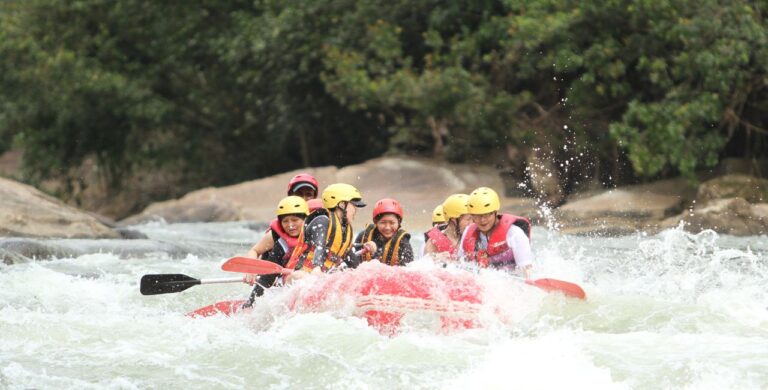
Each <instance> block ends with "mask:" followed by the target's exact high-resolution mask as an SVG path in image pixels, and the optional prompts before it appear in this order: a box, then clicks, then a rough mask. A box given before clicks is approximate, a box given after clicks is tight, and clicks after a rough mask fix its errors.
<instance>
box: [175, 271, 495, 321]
mask: <svg viewBox="0 0 768 390" xmlns="http://www.w3.org/2000/svg"><path fill="white" fill-rule="evenodd" d="M289 288H290V291H289V293H288V294H287V302H286V304H287V306H288V307H289V309H290V310H291V311H293V312H297V313H307V312H329V311H330V312H341V313H350V312H351V314H352V315H355V316H359V317H362V318H365V319H366V320H367V322H368V324H369V325H371V326H373V327H375V328H376V329H378V330H379V331H381V332H382V333H384V334H393V333H396V332H397V331H398V329H399V328H400V327H401V326H402V325H403V324H404V323H419V324H424V323H425V322H426V323H428V324H430V326H437V327H439V328H440V329H443V330H455V329H465V328H473V327H476V326H477V324H478V314H479V312H480V308H481V306H482V303H483V302H482V295H483V291H482V288H481V287H480V285H479V284H478V283H477V281H476V280H475V278H474V276H473V275H472V274H470V273H468V272H449V271H446V270H443V269H431V270H418V269H410V268H406V267H389V266H386V265H382V264H379V263H367V264H363V265H362V266H360V267H359V268H357V269H354V270H347V271H344V272H336V273H330V274H322V275H312V276H309V277H306V278H304V279H301V280H299V281H298V282H297V283H296V284H295V286H290V287H289ZM242 304H243V301H242V300H233V301H222V302H218V303H215V304H212V305H209V306H206V307H203V308H200V309H198V310H195V311H193V312H191V313H189V314H188V315H190V316H195V317H198V316H202V317H205V316H211V315H217V314H222V315H232V314H234V313H237V312H241V311H243V309H242ZM257 304H258V301H257Z"/></svg>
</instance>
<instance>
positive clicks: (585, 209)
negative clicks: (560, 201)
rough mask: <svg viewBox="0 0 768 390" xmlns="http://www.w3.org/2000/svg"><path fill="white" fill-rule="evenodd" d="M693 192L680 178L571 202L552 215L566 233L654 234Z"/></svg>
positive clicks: (606, 192) (598, 194)
mask: <svg viewBox="0 0 768 390" xmlns="http://www.w3.org/2000/svg"><path fill="white" fill-rule="evenodd" d="M693 193H694V189H693V188H692V187H690V186H688V185H687V184H686V183H685V181H684V180H683V179H674V180H664V181H660V182H656V183H652V184H642V185H634V186H626V187H622V188H618V189H612V190H607V191H604V192H600V193H597V194H594V195H592V196H586V197H581V198H577V199H574V200H572V201H570V202H568V203H567V204H565V205H564V206H562V207H560V208H559V209H557V210H555V212H554V215H555V217H556V220H557V222H558V223H559V225H560V230H561V231H562V232H563V233H568V234H588V233H594V234H601V235H621V234H629V233H633V232H635V231H639V230H643V231H655V230H657V229H658V228H659V225H660V223H661V221H662V220H663V219H664V218H667V217H670V216H672V215H674V214H676V213H679V212H680V211H681V210H682V209H683V206H684V204H686V203H687V200H688V199H690V198H692V197H693Z"/></svg>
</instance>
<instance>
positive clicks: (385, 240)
mask: <svg viewBox="0 0 768 390" xmlns="http://www.w3.org/2000/svg"><path fill="white" fill-rule="evenodd" d="M402 223H403V207H402V206H400V202H398V201H396V200H394V199H391V198H385V199H381V200H379V201H378V202H376V206H375V207H374V208H373V223H372V224H368V226H366V227H365V230H364V231H362V232H361V233H360V234H359V235H358V236H357V239H356V240H355V242H356V243H358V244H362V243H364V242H370V241H373V242H374V243H375V244H376V247H377V249H376V251H375V252H365V253H363V254H362V255H360V256H359V257H354V260H356V262H355V263H354V264H350V266H353V267H356V266H358V265H359V262H363V261H371V260H373V259H377V260H379V261H380V262H382V263H384V264H387V265H406V264H408V263H410V262H411V261H413V248H412V247H411V242H410V239H411V235H410V234H408V233H407V232H406V231H405V230H403V229H402ZM357 260H359V261H357Z"/></svg>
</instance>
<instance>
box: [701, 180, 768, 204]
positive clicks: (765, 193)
mask: <svg viewBox="0 0 768 390" xmlns="http://www.w3.org/2000/svg"><path fill="white" fill-rule="evenodd" d="M725 198H742V199H744V200H745V201H747V202H749V203H766V202H768V179H761V178H758V177H754V176H749V175H742V174H734V175H725V176H720V177H717V178H715V179H712V180H709V181H706V182H704V183H702V184H701V185H700V186H699V192H698V194H697V195H696V203H697V204H699V205H704V204H706V203H708V202H710V201H712V200H717V199H725Z"/></svg>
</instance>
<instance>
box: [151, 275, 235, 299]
mask: <svg viewBox="0 0 768 390" xmlns="http://www.w3.org/2000/svg"><path fill="white" fill-rule="evenodd" d="M238 282H239V283H243V278H242V277H237V278H220V279H195V278H193V277H190V276H187V275H182V274H154V275H144V276H142V277H141V284H140V287H139V290H140V291H141V294H142V295H157V294H169V293H175V292H181V291H184V290H186V289H188V288H190V287H192V286H196V285H198V284H212V283H238Z"/></svg>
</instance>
